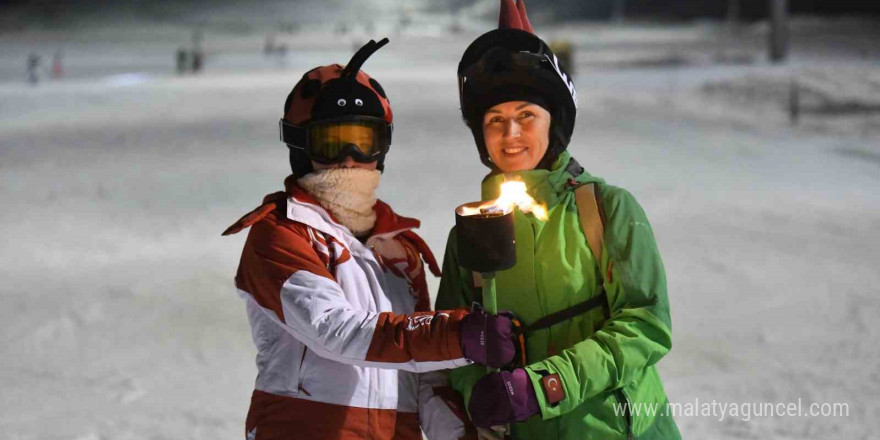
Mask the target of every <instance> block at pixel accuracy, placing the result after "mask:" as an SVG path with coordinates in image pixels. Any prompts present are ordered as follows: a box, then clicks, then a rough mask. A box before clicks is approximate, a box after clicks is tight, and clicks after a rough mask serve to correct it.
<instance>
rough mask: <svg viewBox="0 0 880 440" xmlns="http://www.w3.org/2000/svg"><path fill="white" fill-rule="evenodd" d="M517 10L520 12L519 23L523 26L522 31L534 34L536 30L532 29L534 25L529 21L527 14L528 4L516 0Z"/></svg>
mask: <svg viewBox="0 0 880 440" xmlns="http://www.w3.org/2000/svg"><path fill="white" fill-rule="evenodd" d="M516 9H517V11H518V12H519V21H520V23H521V24H522V30H524V31H526V32H530V33H533V34H534V33H535V30H534V29H533V28H532V23H531V22H530V21H529V16H528V14H526V2H525V1H523V0H516Z"/></svg>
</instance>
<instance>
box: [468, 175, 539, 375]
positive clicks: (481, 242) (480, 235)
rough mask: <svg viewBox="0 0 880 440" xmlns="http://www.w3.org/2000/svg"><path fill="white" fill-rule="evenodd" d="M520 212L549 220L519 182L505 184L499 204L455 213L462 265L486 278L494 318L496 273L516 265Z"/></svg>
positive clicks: (485, 295) (473, 206) (486, 294)
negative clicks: (517, 213)
mask: <svg viewBox="0 0 880 440" xmlns="http://www.w3.org/2000/svg"><path fill="white" fill-rule="evenodd" d="M516 208H519V209H520V211H522V212H524V213H532V214H533V215H535V216H536V217H538V218H540V219H543V220H546V219H547V210H546V209H545V208H544V207H543V206H541V205H538V204H537V203H535V200H534V199H532V197H531V196H529V194H528V193H527V192H526V184H525V183H524V182H522V181H517V180H511V181H507V182H504V183H503V184H502V185H501V196H500V197H498V198H497V199H495V200H490V201H488V202H471V203H465V204H463V205H461V206H459V207H458V208H456V209H455V230H456V235H457V238H456V239H457V242H458V257H459V263H460V264H461V266H462V267H464V268H465V269H469V270H472V271H474V272H478V273H480V275H481V276H482V279H483V287H482V289H483V301H482V302H483V303H482V306H483V309H485V310H486V313H491V314H493V315H497V314H498V300H497V295H496V292H495V272H497V271H499V270H506V269H510V268H511V267H513V266H514V265H515V264H516V234H515V233H514V215H513V211H514V209H516ZM491 371H494V370H492V369H490V372H491Z"/></svg>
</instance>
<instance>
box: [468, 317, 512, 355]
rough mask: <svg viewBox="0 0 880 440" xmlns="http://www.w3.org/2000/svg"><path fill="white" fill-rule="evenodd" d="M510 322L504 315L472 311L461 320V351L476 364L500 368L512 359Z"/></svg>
mask: <svg viewBox="0 0 880 440" xmlns="http://www.w3.org/2000/svg"><path fill="white" fill-rule="evenodd" d="M511 327H512V323H511V322H510V318H509V317H507V316H505V315H500V314H499V315H498V316H493V315H488V314H486V313H485V312H482V311H480V312H472V313H470V314H468V315H467V316H465V317H464V319H462V320H461V351H462V352H463V353H464V357H465V358H467V359H469V360H472V361H474V362H476V363H478V364H483V365H488V366H490V367H493V368H501V367H503V366H505V365H507V364H509V363H510V361H512V360H513V356H514V354H515V353H516V348H515V347H514V345H513V340H512V339H511V337H510V330H511Z"/></svg>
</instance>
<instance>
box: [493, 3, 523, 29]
mask: <svg viewBox="0 0 880 440" xmlns="http://www.w3.org/2000/svg"><path fill="white" fill-rule="evenodd" d="M498 29H522V22H521V21H520V19H519V10H518V9H517V8H516V6H514V5H513V0H501V13H500V14H498Z"/></svg>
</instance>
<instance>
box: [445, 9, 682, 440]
mask: <svg viewBox="0 0 880 440" xmlns="http://www.w3.org/2000/svg"><path fill="white" fill-rule="evenodd" d="M500 23H501V25H500V27H501V29H497V30H494V31H491V32H489V33H487V34H484V35H483V36H481V37H479V38H478V39H477V40H475V41H474V42H473V43H472V44H471V45H470V46H469V47H468V49H467V50H466V51H465V54H464V56H463V57H462V60H461V63H460V64H459V70H458V72H459V85H460V87H459V92H460V98H461V108H462V113H463V116H464V119H465V121H466V122H467V124H468V126H469V127H470V129H471V131H472V132H473V134H474V140H475V142H476V144H477V149H478V151H479V153H480V158H481V160H482V162H483V163H484V164H485V165H487V166H488V167H489V168H490V169H491V170H492V172H491V173H490V174H489V175H488V176H487V177H486V178H485V179H484V181H483V184H482V198H483V200H491V199H494V198H497V197H498V195H499V194H498V192H499V188H500V185H501V183H502V182H503V181H505V180H511V179H517V180H521V181H523V182H525V183H526V186H527V188H528V193H529V194H530V195H531V196H532V197H533V198H534V199H535V200H536V201H537V202H538V203H540V204H544V205H546V207H547V211H548V212H547V214H548V215H547V217H548V218H546V219H539V218H536V217H535V216H534V215H532V214H525V213H523V212H520V211H518V210H517V211H515V214H514V215H515V233H516V258H517V262H516V265H515V266H514V267H513V268H511V269H509V270H505V271H500V272H498V273H497V274H496V277H495V280H496V286H497V287H496V288H497V292H498V299H497V302H498V309H500V310H510V311H511V312H513V313H514V314H515V315H516V316H517V317H518V318H519V320H520V321H521V322H522V324H523V328H524V336H525V338H524V339H525V353H524V354H525V356H524V362H522V365H520V366H518V367H517V368H510V369H507V370H505V371H501V372H498V373H492V374H487V373H486V371H485V368H484V367H481V366H476V365H474V366H469V367H464V368H459V369H457V370H454V371H451V372H450V379H451V383H452V385H453V387H454V388H455V389H456V390H457V391H459V392H460V393H461V394H462V396H463V397H464V400H465V404H466V405H467V408H468V412H469V413H470V415H471V418H472V419H473V421H474V423H475V424H476V425H477V426H478V427H482V428H488V427H490V426H497V425H504V424H508V423H509V424H510V429H511V436H512V437H513V438H515V439H542V440H543V439H634V438H639V439H680V437H681V436H680V434H679V432H678V428H677V427H676V424H675V421H674V420H673V419H672V417H671V414H667V398H666V394H665V392H664V390H663V385H662V383H661V381H660V377H659V375H658V373H657V369H656V366H655V365H656V364H657V362H658V361H659V360H660V359H661V358H662V357H663V356H664V355H666V353H668V352H669V350H670V348H671V347H672V335H671V323H670V314H669V302H668V300H667V295H666V276H665V272H664V269H663V263H662V261H661V259H660V254H659V252H658V250H657V245H656V242H655V240H654V234H653V231H652V229H651V226H650V224H649V223H648V219H647V217H646V216H645V213H644V211H643V210H642V208H641V207H640V206H639V204H638V202H636V200H635V198H633V196H632V195H631V194H630V193H629V192H627V191H626V190H624V189H621V188H618V187H614V186H611V185H608V184H606V183H605V182H604V181H603V180H601V179H599V178H596V177H593V176H591V175H590V174H589V173H588V172H586V171H585V170H584V169H583V168H582V167H581V166H580V165H579V164H578V163H577V162H576V161H575V160H574V159H573V158H572V157H571V156H570V154H569V153H568V152H567V151H566V147H567V145H568V143H569V139H570V137H571V134H572V131H573V129H574V119H575V112H576V109H577V95H576V92H575V89H574V85H573V84H572V83H571V81H570V80H569V78H568V76H567V74H566V73H565V70H564V69H563V67H562V66H561V65H560V64H559V62H558V60H557V58H556V56H555V55H554V54H553V53H552V51H551V50H550V48H549V47H548V46H547V44H546V43H544V42H543V41H542V40H541V39H539V38H538V37H536V36H535V35H534V34H533V33H532V29H531V25H530V24H529V22H528V19H527V17H526V15H525V10H524V7H523V5H522V4H521V0H520V2H518V3H517V5H516V6H514V5H513V4H512V2H511V0H503V1H502V16H501V20H500ZM585 231H586V232H585ZM458 261H459V256H458V251H457V249H456V240H455V230H454V229H453V230H452V232H451V233H450V236H449V240H448V241H447V247H446V255H445V259H444V262H443V278H442V281H441V284H440V291H439V293H438V296H437V301H436V308H437V309H438V310H439V309H450V308H456V307H469V306H470V305H471V304H472V302H474V301H478V302H479V300H480V288H479V287H478V285H479V280H478V278H479V277H477V276H476V274H473V273H471V272H470V271H468V270H467V269H465V268H463V267H461V266H459V264H458ZM483 432H487V431H483Z"/></svg>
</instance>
